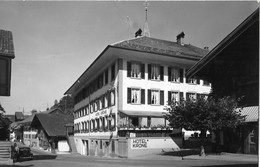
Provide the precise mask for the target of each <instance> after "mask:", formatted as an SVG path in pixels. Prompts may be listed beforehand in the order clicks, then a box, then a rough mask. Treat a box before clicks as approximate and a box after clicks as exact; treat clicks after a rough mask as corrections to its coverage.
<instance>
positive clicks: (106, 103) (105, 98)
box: [104, 94, 108, 108]
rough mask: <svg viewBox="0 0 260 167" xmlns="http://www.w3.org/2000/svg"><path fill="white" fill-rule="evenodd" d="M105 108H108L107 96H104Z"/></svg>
mask: <svg viewBox="0 0 260 167" xmlns="http://www.w3.org/2000/svg"><path fill="white" fill-rule="evenodd" d="M104 106H105V108H107V107H108V97H107V94H106V95H105V96H104Z"/></svg>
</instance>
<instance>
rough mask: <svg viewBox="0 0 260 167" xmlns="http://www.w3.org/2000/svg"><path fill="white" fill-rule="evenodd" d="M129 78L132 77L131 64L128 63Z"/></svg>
mask: <svg viewBox="0 0 260 167" xmlns="http://www.w3.org/2000/svg"><path fill="white" fill-rule="evenodd" d="M127 77H131V62H127Z"/></svg>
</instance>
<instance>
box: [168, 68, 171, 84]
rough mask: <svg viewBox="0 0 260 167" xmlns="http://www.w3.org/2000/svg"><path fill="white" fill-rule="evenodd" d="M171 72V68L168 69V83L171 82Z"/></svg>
mask: <svg viewBox="0 0 260 167" xmlns="http://www.w3.org/2000/svg"><path fill="white" fill-rule="evenodd" d="M171 76H172V71H171V67H168V81H171Z"/></svg>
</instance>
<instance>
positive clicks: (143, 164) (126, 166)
mask: <svg viewBox="0 0 260 167" xmlns="http://www.w3.org/2000/svg"><path fill="white" fill-rule="evenodd" d="M33 154H34V160H32V161H22V162H19V163H15V165H14V166H20V167H200V166H205V167H210V166H212V167H225V166H231V167H255V166H257V164H254V163H250V162H234V161H219V160H158V159H149V160H145V159H122V158H101V157H86V156H82V155H69V154H67V155H53V154H47V153H45V152H42V151H35V150H33Z"/></svg>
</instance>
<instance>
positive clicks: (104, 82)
mask: <svg viewBox="0 0 260 167" xmlns="http://www.w3.org/2000/svg"><path fill="white" fill-rule="evenodd" d="M198 60H199V58H189V57H185V56H183V57H180V56H177V57H175V56H167V55H160V54H154V53H146V52H138V51H133V50H125V49H121V48H113V47H110V46H109V47H107V48H106V49H105V51H104V52H103V53H102V54H101V55H100V56H99V57H98V58H97V59H96V60H95V62H93V64H92V65H91V66H90V67H89V68H88V69H87V70H86V71H85V72H84V74H83V75H82V76H81V77H80V78H79V80H78V81H76V82H75V83H74V85H73V86H72V87H71V88H70V89H69V90H68V91H67V93H71V94H72V95H73V97H74V98H75V102H76V103H75V107H74V111H75V113H74V130H75V135H74V136H75V143H76V148H77V150H78V152H79V153H81V154H84V155H97V154H98V150H99V151H100V150H102V151H101V152H102V153H103V156H105V155H107V154H109V153H111V152H113V153H116V154H120V153H121V151H120V147H121V144H120V140H121V139H122V138H126V139H127V138H130V139H132V140H135V138H138V137H139V136H138V135H139V134H138V133H135V131H131V133H129V134H131V135H125V134H124V133H122V131H121V130H120V127H123V126H128V127H132V128H138V127H139V128H141V127H146V128H151V127H153V126H157V125H158V124H159V125H164V126H167V121H166V120H165V118H164V117H163V115H164V114H165V113H166V110H165V107H166V106H167V104H168V100H169V99H170V98H169V96H170V95H171V96H172V97H176V100H177V101H178V100H180V98H184V99H186V98H187V96H194V98H196V95H199V94H203V95H206V94H209V92H210V89H211V88H210V86H209V85H204V81H202V80H200V81H199V84H198V83H197V84H194V83H186V78H185V71H186V70H187V69H188V68H189V67H191V66H192V65H193V64H194V63H195V62H196V61H198ZM175 68H176V69H177V70H176V69H175ZM129 70H130V71H129ZM162 70H163V71H162ZM169 70H170V71H171V72H169ZM169 74H170V75H171V76H169ZM113 76H114V77H113ZM169 77H171V81H170V80H169ZM196 82H198V81H196ZM94 87H96V88H94ZM91 90H92V91H91ZM170 92H174V94H172V93H170ZM94 108H96V109H94ZM98 124H99V125H98ZM97 128H98V129H97ZM153 132H154V131H153ZM144 133H149V131H146V132H142V134H144ZM154 133H155V132H154ZM122 134H124V135H123V136H122ZM165 134H166V133H165ZM149 139H150V142H149V144H150V145H149V148H158V147H159V146H160V145H157V146H156V142H152V141H156V140H161V139H162V137H158V136H155V138H154V139H153V140H151V138H150V137H149ZM164 139H165V140H164V141H167V142H165V143H164V144H162V143H161V146H162V147H164V148H168V147H169V148H171V147H172V148H173V147H176V148H178V145H177V144H176V143H174V141H169V140H170V138H169V137H168V138H167V136H164ZM132 140H129V142H130V141H132ZM147 140H148V138H147ZM111 142H112V143H111ZM172 143H174V144H172ZM128 144H129V143H128ZM111 145H112V146H111ZM161 146H160V149H161ZM158 149H159V148H158ZM128 154H130V152H128Z"/></svg>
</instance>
